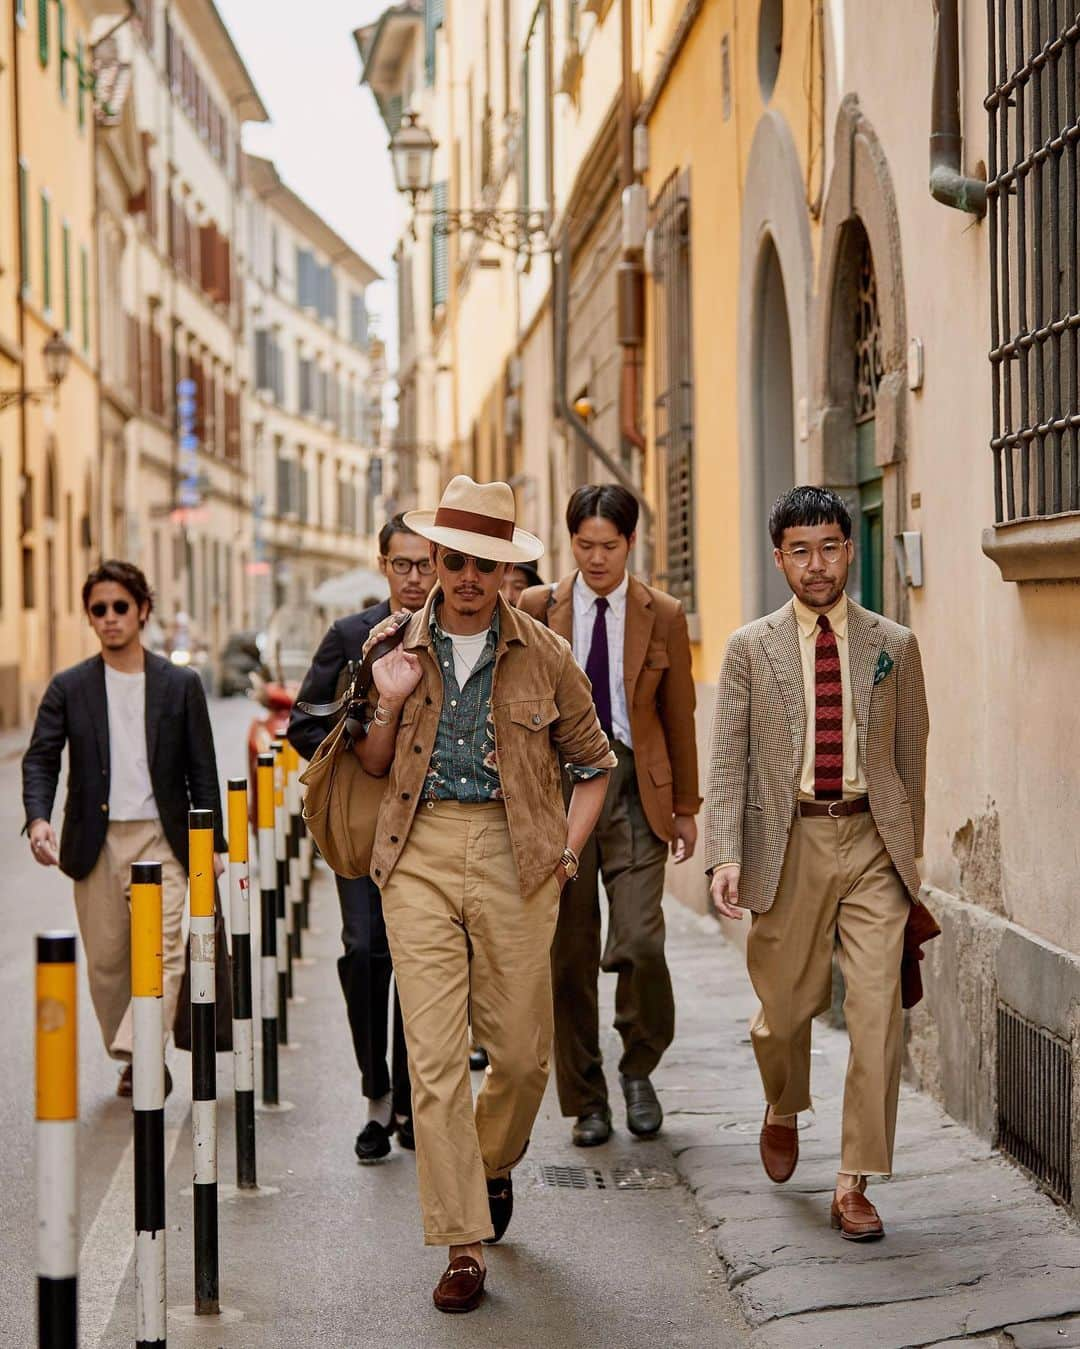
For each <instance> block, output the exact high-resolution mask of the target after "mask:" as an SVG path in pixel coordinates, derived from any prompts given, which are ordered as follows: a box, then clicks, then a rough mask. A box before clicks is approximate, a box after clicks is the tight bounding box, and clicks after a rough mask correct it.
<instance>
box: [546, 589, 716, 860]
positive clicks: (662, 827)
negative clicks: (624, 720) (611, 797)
mask: <svg viewBox="0 0 1080 1349" xmlns="http://www.w3.org/2000/svg"><path fill="white" fill-rule="evenodd" d="M576 579H577V572H574V574H573V575H572V576H567V577H565V578H564V579H563V580H562V581H560V582H559V583H558V584H557V585H553V586H551V585H543V586H533V588H532V589H531V590H526V591H525V593H524V594H523V595H522V597H521V599H520V601H519V607H520V608H521V609H523V610H524V611H525V613H527V614H528V615H529V616H530V617H531V618H535V619H537V620H538V621H539V622H541V623H546V624H547V625H548V627H549V628H551V630H552V632H557V633H558V634H559V636H560V637H564V638H565V639H566V640H567V641H568V642H569V643H570V644H571V646H573V642H574V582H575V580H576ZM623 677H624V680H625V684H626V705H627V707H628V709H629V711H630V734H631V736H632V737H633V741H634V768H635V771H636V776H637V785H638V793H639V794H640V796H641V804H642V806H643V808H644V810H645V818H646V819H647V820H648V821H649V827H650V828H651V829H652V831H653V833H654V834H655V835H656V836H657V838H660V839H663V840H664V842H665V843H670V842H671V839H672V837H673V833H674V830H673V828H672V823H671V821H672V816H673V815H696V814H697V813H698V811H699V810H700V809H701V796H700V794H699V791H698V760H697V740H696V738H695V731H694V707H695V703H696V696H695V693H694V675H693V669H692V666H691V661H690V637H689V633H688V631H687V626H686V615H685V613H683V607H682V605H681V604H680V603H679V601H678V600H676V599H673V598H672V597H671V596H670V595H667V594H665V593H664V591H662V590H654V589H653V587H652V586H647V585H645V583H644V582H643V581H639V580H638V579H637V577H635V576H631V577H630V584H629V587H628V588H627V593H626V639H625V644H624V647H623Z"/></svg>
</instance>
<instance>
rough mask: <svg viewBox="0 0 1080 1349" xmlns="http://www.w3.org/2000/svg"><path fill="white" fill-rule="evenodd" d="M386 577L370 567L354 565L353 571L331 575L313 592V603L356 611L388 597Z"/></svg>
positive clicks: (330, 607)
mask: <svg viewBox="0 0 1080 1349" xmlns="http://www.w3.org/2000/svg"><path fill="white" fill-rule="evenodd" d="M386 592H387V585H386V578H385V577H384V576H381V575H380V574H379V573H378V572H377V571H372V570H371V569H370V568H368V567H354V568H353V569H352V571H346V572H342V573H341V575H340V576H331V577H329V578H328V579H327V580H325V581H323V583H322V584H321V585H317V586H316V587H315V589H314V590H313V591H312V592H311V602H312V604H317V605H319V606H320V607H321V608H323V609H345V610H348V612H349V613H356V612H357V611H358V610H360V609H362V608H364V606H365V604H369V603H376V602H378V601H379V600H381V599H385V598H386Z"/></svg>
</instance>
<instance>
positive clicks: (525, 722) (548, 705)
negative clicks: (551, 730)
mask: <svg viewBox="0 0 1080 1349" xmlns="http://www.w3.org/2000/svg"><path fill="white" fill-rule="evenodd" d="M506 711H507V715H508V716H509V718H510V720H511V721H512V722H513V723H514V724H515V725H516V726H524V727H525V728H526V729H527V730H530V731H542V730H543V729H544V727H545V726H550V725H551V723H552V722H553V721H555V720H556V719H557V718H558V715H559V709H558V707H557V706H556V705H555V699H554V698H533V699H530V700H529V701H527V702H515V703H507V705H506Z"/></svg>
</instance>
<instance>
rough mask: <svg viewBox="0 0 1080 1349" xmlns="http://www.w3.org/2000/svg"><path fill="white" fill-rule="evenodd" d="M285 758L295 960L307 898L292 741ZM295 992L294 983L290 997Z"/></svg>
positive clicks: (288, 876) (299, 950)
mask: <svg viewBox="0 0 1080 1349" xmlns="http://www.w3.org/2000/svg"><path fill="white" fill-rule="evenodd" d="M283 748H284V756H285V829H286V836H285V857H286V867H287V873H286V880H287V887H288V891H287V892H288V903H289V910H290V915H289V916H290V920H291V921H290V924H289V929H290V931H289V939H290V949H289V954H290V956H291V957H292V959H293V960H302V959H303V957H304V944H303V926H304V899H303V892H302V891H301V888H300V782H299V773H300V756H299V754H297V752H296V750H295V749H293V747H292V745H291V744H290V743H289V741H288V740H286V741H285V744H284V747H283ZM292 993H293V990H292V987H291V981H290V988H289V996H290V997H291V996H292Z"/></svg>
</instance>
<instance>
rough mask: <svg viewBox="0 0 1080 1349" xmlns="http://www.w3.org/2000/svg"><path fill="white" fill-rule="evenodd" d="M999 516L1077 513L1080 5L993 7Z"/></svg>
mask: <svg viewBox="0 0 1080 1349" xmlns="http://www.w3.org/2000/svg"><path fill="white" fill-rule="evenodd" d="M987 10H988V24H989V27H988V34H987V38H988V42H987V46H988V53H989V88H990V92H989V95H988V97H987V99H986V108H987V111H988V113H989V116H990V135H989V173H988V178H989V181H988V185H987V195H988V202H989V207H988V215H989V234H990V238H989V242H990V265H991V283H992V287H991V296H990V324H991V351H990V369H991V377H992V386H993V434H992V439H991V442H990V448H991V451H992V455H993V462H994V508H995V514H996V519H997V522H998V523H999V524H1001V523H1006V522H1008V521H1012V520H1023V519H1033V518H1038V517H1040V516H1049V515H1057V514H1060V513H1062V512H1065V511H1075V510H1080V441H1078V435H1080V400H1078V394H1077V362H1078V355H1080V350H1078V331H1077V330H1078V328H1080V295H1078V282H1080V259H1078V256H1077V211H1078V209H1080V200H1078V197H1077V162H1076V161H1077V141H1078V139H1080V124H1078V122H1077V44H1078V42H1080V13H1078V12H1077V8H1076V5H1075V0H1074V2H1073V3H1071V4H1070V3H1069V2H1068V0H988V6H987Z"/></svg>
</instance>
